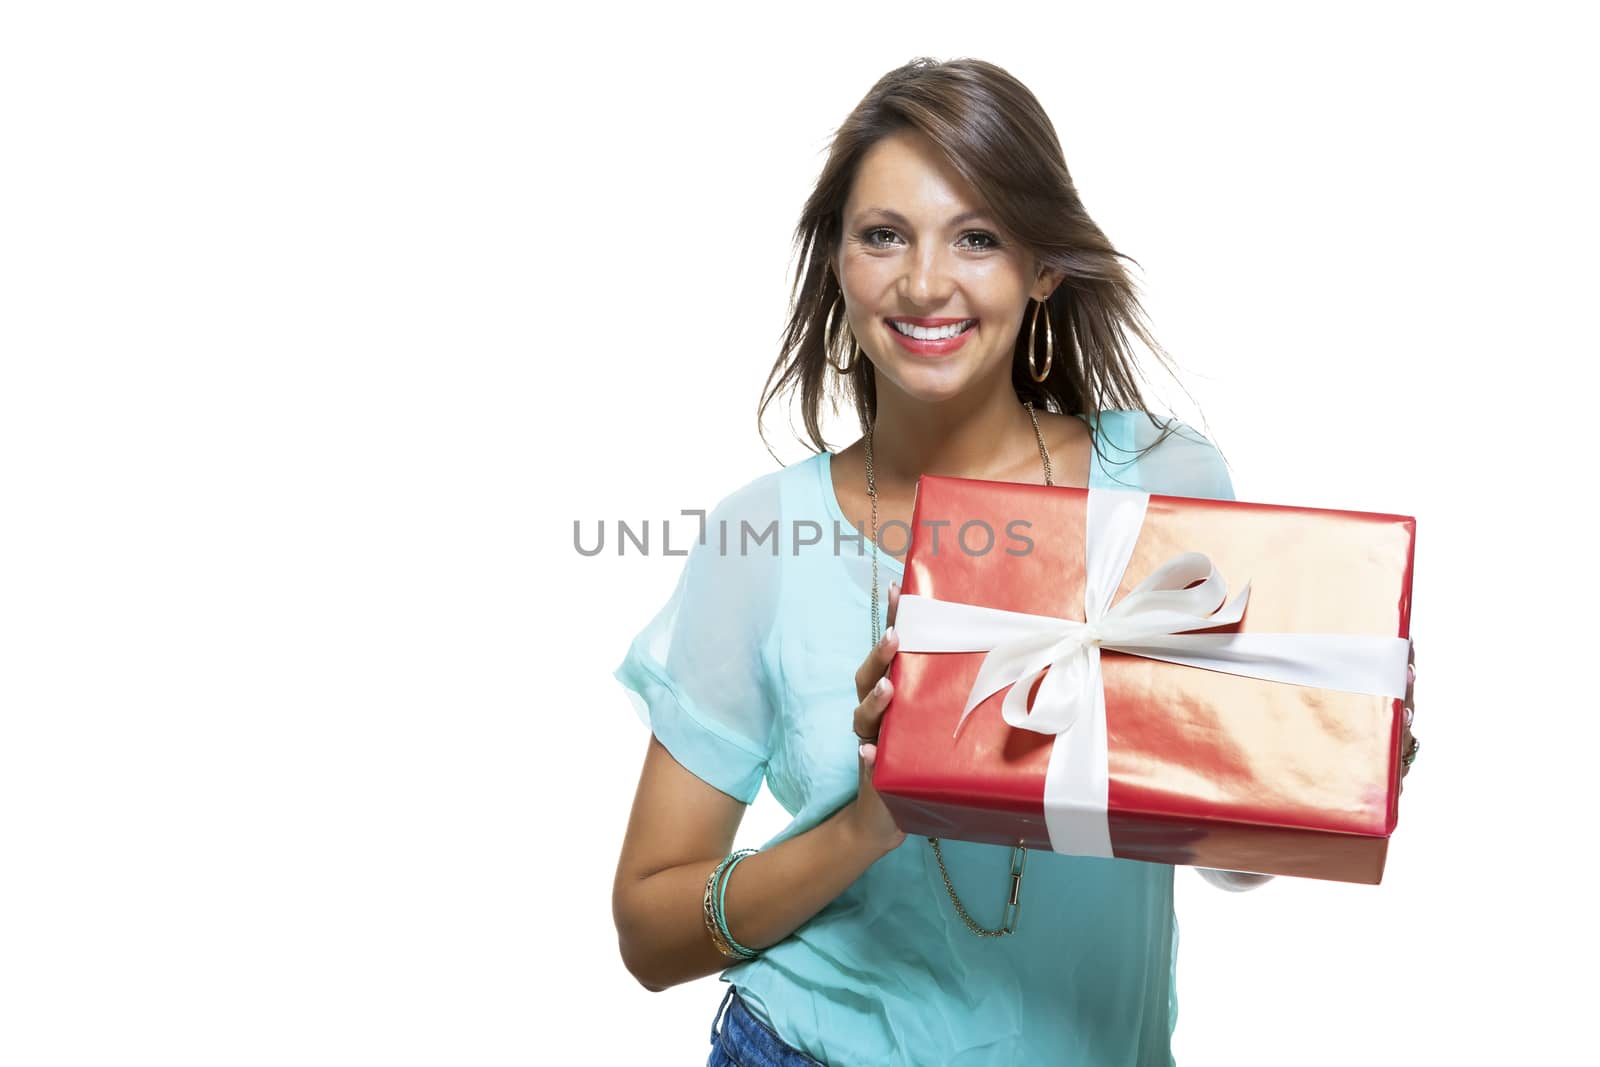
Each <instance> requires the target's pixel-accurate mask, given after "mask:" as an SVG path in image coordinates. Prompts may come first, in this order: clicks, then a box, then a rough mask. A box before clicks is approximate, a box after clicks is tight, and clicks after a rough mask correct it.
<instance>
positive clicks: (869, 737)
mask: <svg viewBox="0 0 1600 1067" xmlns="http://www.w3.org/2000/svg"><path fill="white" fill-rule="evenodd" d="M893 696H894V685H893V683H891V682H890V681H889V678H888V676H887V675H884V676H882V677H880V678H879V679H878V682H877V684H876V685H874V686H873V687H872V688H871V689H870V690H868V691H867V693H866V695H865V696H863V697H862V698H861V703H859V704H857V705H856V713H855V719H854V722H853V723H852V729H854V730H855V732H856V736H857V737H859V738H861V739H862V740H863V741H867V742H869V743H870V742H873V741H876V740H877V737H878V724H879V723H880V722H882V721H883V712H884V709H885V708H887V707H888V706H889V701H890V700H891V699H892V698H893ZM863 756H865V753H863Z"/></svg>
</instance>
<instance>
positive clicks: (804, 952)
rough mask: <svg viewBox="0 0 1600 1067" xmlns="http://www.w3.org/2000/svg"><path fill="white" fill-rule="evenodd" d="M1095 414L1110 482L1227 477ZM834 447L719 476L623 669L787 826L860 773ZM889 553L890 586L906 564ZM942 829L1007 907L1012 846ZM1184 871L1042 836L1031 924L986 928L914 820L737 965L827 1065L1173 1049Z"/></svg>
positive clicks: (968, 889)
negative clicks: (1175, 895)
mask: <svg viewBox="0 0 1600 1067" xmlns="http://www.w3.org/2000/svg"><path fill="white" fill-rule="evenodd" d="M1089 421H1090V420H1088V419H1085V422H1086V423H1087V422H1089ZM1091 429H1093V430H1094V432H1095V438H1096V441H1097V444H1098V445H1099V450H1098V452H1097V455H1096V458H1095V459H1094V460H1093V461H1092V463H1091V478H1090V484H1091V485H1093V486H1097V487H1098V486H1106V487H1112V488H1130V487H1132V488H1140V489H1143V490H1144V491H1146V492H1151V493H1165V494H1173V495H1181V496H1199V497H1213V498H1221V499H1232V498H1233V490H1232V485H1231V482H1230V480H1229V477H1228V474H1227V470H1226V467H1225V465H1224V464H1223V462H1222V458H1221V456H1220V454H1219V453H1218V452H1217V450H1216V449H1215V448H1214V447H1213V446H1212V445H1211V444H1210V442H1208V441H1207V440H1206V439H1205V438H1204V437H1202V436H1201V435H1200V434H1199V433H1198V432H1196V431H1195V430H1193V429H1192V428H1190V427H1188V426H1186V425H1184V424H1183V423H1178V424H1177V432H1176V433H1174V434H1172V435H1170V436H1169V437H1168V438H1167V439H1166V440H1165V441H1163V442H1162V443H1161V444H1160V445H1159V446H1157V447H1156V448H1154V449H1152V450H1151V451H1150V452H1148V453H1146V454H1145V455H1144V456H1143V457H1142V458H1134V457H1133V455H1132V453H1133V452H1135V451H1136V450H1138V449H1140V448H1143V447H1144V446H1145V445H1147V444H1149V443H1150V442H1151V441H1152V440H1154V438H1155V437H1156V436H1157V434H1158V432H1159V427H1157V426H1155V425H1152V423H1151V420H1150V417H1149V416H1148V415H1146V414H1145V413H1143V412H1135V411H1109V410H1108V411H1103V412H1101V413H1100V418H1099V420H1098V425H1097V426H1094V425H1091ZM1102 453H1103V454H1102ZM832 459H833V456H832V453H830V452H820V453H817V454H816V455H814V456H812V457H810V458H809V459H806V460H804V461H801V462H798V463H794V464H791V465H790V466H788V467H785V468H782V469H780V470H776V471H772V472H770V473H768V474H765V475H762V476H760V477H758V478H756V479H755V480H754V481H752V482H750V483H749V484H747V485H745V486H743V487H741V488H740V489H738V490H737V491H735V492H734V493H732V494H730V495H729V496H728V497H726V498H725V499H723V500H722V501H721V502H720V503H719V504H718V506H717V507H716V508H715V509H713V510H712V512H711V513H710V514H709V515H708V517H707V519H706V525H705V529H704V534H705V536H704V537H703V539H702V541H701V542H698V543H696V544H695V545H694V546H693V548H691V550H690V552H689V554H688V556H687V558H686V560H685V564H684V568H683V571H682V574H681V576H680V578H679V581H678V585H677V587H676V589H675V590H674V592H673V593H672V596H671V597H670V599H669V600H668V602H667V604H666V605H665V606H664V607H663V608H662V609H661V610H660V611H659V612H658V613H657V614H656V616H655V617H654V618H653V619H652V620H651V621H650V622H649V623H648V624H647V625H646V626H645V627H644V628H643V630H641V631H640V632H639V634H638V636H637V637H636V638H634V640H633V642H632V644H631V645H630V646H629V648H628V651H627V654H626V656H625V657H624V658H623V661H622V663H621V665H620V666H619V667H617V669H616V671H615V672H614V676H615V677H616V679H617V680H618V681H620V682H621V683H622V684H623V686H624V687H626V689H627V690H628V692H629V694H630V696H631V697H632V702H633V704H634V706H635V709H636V711H637V712H638V713H639V715H640V716H641V718H642V719H643V720H644V721H645V722H646V724H647V725H648V726H649V727H650V729H651V730H652V731H653V732H654V734H655V736H656V737H657V738H659V739H660V741H661V743H662V744H663V745H664V746H665V747H666V748H667V750H668V751H669V752H671V753H672V755H673V757H674V758H676V759H677V761H678V762H679V763H681V764H683V766H685V767H687V768H688V769H689V770H690V771H692V772H693V773H694V774H696V775H697V776H699V777H700V778H702V779H704V780H705V781H706V782H708V783H710V784H711V785H713V786H715V787H716V788H718V789H720V790H722V791H723V792H725V793H727V794H729V795H730V796H733V797H735V798H737V799H739V800H741V801H744V802H745V803H750V802H751V801H753V800H754V799H755V797H756V793H757V791H758V790H759V789H760V786H761V783H762V782H763V781H765V782H766V783H767V786H768V788H769V789H770V790H771V791H772V795H773V796H774V797H775V798H777V800H778V802H779V803H780V804H782V805H783V807H784V809H785V810H787V811H788V812H789V813H790V814H791V815H792V816H793V822H791V823H790V824H789V825H788V826H787V827H786V828H785V829H784V830H783V831H782V832H781V833H779V834H778V835H777V836H776V837H774V838H773V839H772V840H771V841H769V842H767V844H768V845H769V846H770V845H773V844H776V843H777V842H779V841H782V840H784V839H785V838H787V837H790V836H793V835H795V834H799V833H802V832H804V831H805V830H808V829H810V828H811V827H813V826H815V825H817V824H818V823H819V822H821V821H822V820H823V819H825V818H827V817H828V816H829V815H831V814H832V813H833V812H835V811H837V810H838V809H839V808H840V807H841V806H842V805H844V804H846V803H848V802H849V801H850V800H851V799H852V798H853V797H854V796H855V793H856V774H857V771H856V760H857V755H856V744H857V742H856V739H855V737H854V735H853V733H852V730H851V725H852V720H851V716H852V714H853V712H854V710H855V706H856V695H855V682H854V677H853V676H854V673H855V670H856V668H857V667H858V666H859V665H860V663H861V660H862V658H863V657H864V656H865V655H866V652H867V649H868V647H869V643H870V635H869V629H870V597H871V555H872V553H871V548H870V543H868V544H867V545H866V547H862V546H860V545H859V544H858V542H857V541H855V540H850V539H845V540H842V541H841V544H840V547H839V550H838V551H837V552H836V551H835V548H834V543H833V535H834V531H835V530H838V531H839V532H840V534H841V535H844V536H845V537H847V538H848V537H850V536H851V535H854V534H855V533H856V529H855V527H854V526H853V525H852V524H851V523H850V522H849V520H848V519H846V518H845V516H844V513H843V511H842V510H841V509H840V507H839V502H838V500H837V498H836V496H835V494H834V491H833V483H832V481H831V477H830V474H829V466H830V464H831V462H832ZM741 537H743V538H744V550H743V551H742V552H741V551H740V543H741ZM878 558H879V566H880V583H881V587H882V590H883V592H882V594H881V595H882V596H883V597H884V600H883V603H884V606H885V610H886V609H887V590H888V585H889V582H890V581H891V580H898V579H899V577H900V576H901V574H902V573H903V567H902V565H901V564H900V562H899V561H898V560H896V559H895V558H894V557H893V556H891V555H889V554H888V553H879V556H878ZM888 714H891V715H892V714H894V710H893V707H892V705H891V707H890V710H889V712H888ZM943 849H944V854H945V862H946V864H947V866H948V867H949V870H950V876H951V879H952V880H953V881H954V883H955V886H956V891H957V892H958V893H959V894H961V898H962V902H963V903H964V904H966V905H967V907H968V909H969V910H970V911H971V912H972V913H973V915H974V917H975V918H976V919H977V920H978V921H979V922H981V923H983V924H985V925H988V926H993V925H994V924H995V923H997V922H999V920H1000V917H1001V916H1000V911H1001V907H1002V905H1003V903H1004V900H1003V898H1004V895H1005V893H1006V889H1007V886H1008V885H1009V878H1008V872H1009V869H1010V857H1011V850H1010V849H1008V848H1003V847H999V846H995V845H982V844H973V843H970V842H962V841H948V842H944V843H943ZM1172 883H1173V868H1172V867H1170V866H1166V865H1162V864H1155V863H1144V862H1137V861H1132V860H1116V859H1098V858H1089V857H1079V856H1065V855H1061V854H1058V853H1051V852H1030V853H1029V855H1028V866H1027V874H1026V877H1025V878H1024V879H1023V884H1022V894H1021V909H1020V920H1019V923H1018V929H1017V932H1016V933H1015V934H1014V935H1012V936H1010V937H1003V938H979V937H977V936H975V935H973V934H972V933H971V932H970V931H969V930H967V929H966V927H965V926H964V925H963V924H962V922H961V920H960V919H959V918H958V917H957V916H956V913H955V910H954V908H952V906H951V904H950V900H949V897H948V896H947V894H946V892H945V888H944V882H943V880H942V879H941V877H940V875H939V870H938V867H937V865H936V863H935V861H934V857H933V852H932V850H931V849H930V848H929V847H928V843H927V840H926V839H925V838H922V837H909V838H907V839H906V841H905V842H904V843H903V844H902V845H901V846H900V847H899V848H897V849H895V850H893V851H892V852H890V853H888V854H887V855H885V856H884V857H883V858H882V859H880V860H879V861H878V862H877V863H875V864H873V865H872V866H871V867H870V868H869V869H868V870H867V871H866V873H864V874H863V875H862V876H861V877H860V878H859V879H857V880H856V881H855V883H854V884H852V885H851V886H850V887H849V888H848V889H846V890H845V891H844V892H843V893H842V894H840V895H839V897H838V898H837V899H835V900H834V901H833V902H832V903H831V904H829V905H828V906H827V907H825V908H823V909H822V911H820V912H819V913H817V915H816V916H815V917H814V918H812V919H811V920H810V921H808V922H807V923H805V924H804V925H803V926H801V927H800V928H799V929H798V930H796V931H795V932H794V934H793V935H792V936H790V937H789V938H787V939H786V940H784V941H782V942H780V943H778V944H776V945H773V946H772V947H770V948H768V949H767V950H766V951H765V952H764V953H762V954H761V956H760V957H759V958H757V959H754V960H751V961H749V962H744V963H739V964H736V965H734V966H732V967H729V968H728V969H727V970H725V971H724V972H723V973H722V979H723V980H724V981H727V982H732V983H734V984H735V985H736V986H737V987H738V989H739V992H740V994H741V995H742V996H743V997H744V999H745V1000H746V1001H747V1002H748V1004H749V1005H750V1007H751V1009H752V1010H753V1011H754V1012H756V1014H757V1015H759V1016H760V1017H761V1018H762V1019H763V1021H765V1022H766V1023H767V1024H768V1025H769V1026H771V1027H772V1028H773V1029H774V1030H775V1031H776V1032H777V1033H778V1035H779V1036H780V1037H782V1038H783V1039H784V1040H785V1041H787V1042H789V1043H790V1044H792V1045H794V1046H796V1047H798V1048H801V1049H804V1050H805V1051H806V1052H808V1053H810V1054H811V1055H813V1056H815V1057H816V1058H817V1059H819V1060H822V1061H823V1062H824V1063H828V1064H833V1065H840V1064H852V1065H853V1064H891V1063H894V1064H917V1065H919V1067H944V1065H949V1067H955V1065H957V1064H959V1065H962V1067H979V1065H988V1064H1005V1065H1011V1064H1024V1063H1025V1064H1034V1063H1041V1064H1042V1063H1051V1064H1056V1063H1060V1064H1076V1065H1081V1067H1099V1065H1111V1064H1117V1065H1140V1067H1144V1065H1149V1064H1170V1063H1172V1053H1171V1039H1172V1033H1173V1028H1174V1026H1175V1025H1176V1022H1177V1010H1178V1002H1177V992H1176V988H1175V978H1176V964H1177V948H1178V932H1177V921H1176V916H1175V915H1174V914H1173V906H1172Z"/></svg>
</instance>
